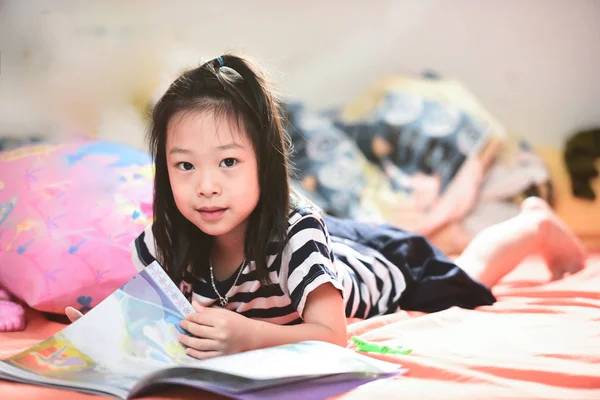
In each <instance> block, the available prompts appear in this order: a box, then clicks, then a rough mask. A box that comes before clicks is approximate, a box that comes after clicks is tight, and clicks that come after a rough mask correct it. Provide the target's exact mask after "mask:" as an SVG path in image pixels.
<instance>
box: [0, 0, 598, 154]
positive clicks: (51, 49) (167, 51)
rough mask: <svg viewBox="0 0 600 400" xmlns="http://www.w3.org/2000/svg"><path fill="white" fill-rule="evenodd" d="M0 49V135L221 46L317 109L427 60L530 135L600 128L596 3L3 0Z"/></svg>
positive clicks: (88, 104) (117, 94)
mask: <svg viewBox="0 0 600 400" xmlns="http://www.w3.org/2000/svg"><path fill="white" fill-rule="evenodd" d="M0 49H1V50H2V72H1V73H0V127H2V126H4V130H6V128H7V127H11V129H14V130H15V131H19V127H22V126H25V125H27V124H29V125H31V124H34V122H35V123H37V122H39V121H37V120H38V119H39V120H40V121H45V122H47V119H44V118H42V117H41V115H42V112H43V111H44V110H46V111H48V109H51V110H54V109H53V108H51V107H45V105H48V104H51V103H57V102H59V103H61V104H69V105H70V108H69V107H67V108H66V110H67V113H69V112H71V113H72V112H74V111H73V110H78V112H79V113H84V114H85V112H87V113H88V114H94V113H97V112H98V110H100V109H103V108H106V107H107V106H106V104H113V108H115V107H114V105H115V104H119V101H121V100H122V99H123V98H125V97H126V96H130V95H131V93H132V92H134V91H136V90H142V89H145V88H147V87H148V86H149V85H154V84H155V82H154V78H155V77H156V76H157V74H159V71H162V72H163V73H164V71H165V70H169V71H172V70H173V67H180V66H181V65H182V63H187V62H190V61H196V60H198V59H199V58H201V57H204V58H208V57H214V56H216V55H218V54H219V53H221V52H223V51H227V50H242V51H244V52H245V53H247V54H250V55H252V56H254V57H255V58H258V59H259V60H261V62H262V64H264V65H266V66H268V67H270V68H271V70H272V71H274V72H272V74H271V77H272V78H273V79H274V80H276V81H277V82H279V84H280V86H281V87H282V88H283V89H284V91H285V92H287V93H288V94H289V95H290V97H294V98H299V99H302V100H305V101H306V102H308V103H309V104H310V105H312V106H315V107H322V106H330V105H339V104H343V103H344V102H345V101H346V100H347V99H350V98H352V97H353V96H355V95H357V94H358V93H360V91H361V90H363V89H364V88H365V87H366V86H367V85H368V84H370V83H371V82H373V81H374V80H375V79H376V78H377V77H379V76H381V75H384V74H390V73H394V72H403V71H406V72H420V71H421V70H423V69H426V68H427V69H433V70H436V71H438V72H439V73H441V74H442V75H445V76H448V77H456V78H458V79H460V80H462V81H463V82H465V83H466V85H467V86H468V87H469V88H470V89H471V90H472V91H473V92H474V93H475V94H476V95H477V96H478V97H479V99H480V100H481V102H482V103H483V104H484V105H485V106H486V107H487V108H488V109H489V110H490V111H491V112H492V113H493V114H494V115H495V116H496V117H497V118H498V119H499V120H500V121H501V122H503V123H504V124H505V126H506V127H507V129H508V130H509V131H512V132H515V133H519V134H522V135H524V136H526V137H528V138H529V139H530V140H532V141H534V142H536V143H547V144H554V145H561V144H562V142H563V140H564V138H565V137H566V136H567V135H569V134H571V133H573V131H575V130H576V129H580V128H584V127H588V126H592V125H596V126H600V77H599V75H600V2H599V1H594V0H568V1H567V0H504V1H492V0H415V1H407V0H405V1H399V0H370V1H368V0H364V1H356V0H352V1H344V2H342V1H334V0H329V1H318V0H308V1H304V2H302V3H301V5H300V3H298V2H286V1H277V0H261V1H233V0H230V1H227V2H221V1H191V0H179V1H178V0H170V1H126V2H121V1H116V0H111V1H102V2H98V1H96V2H92V1H82V0H80V1H74V0H73V1H64V0H61V1H59V0H57V1H52V2H50V1H27V2H24V1H19V0H5V1H4V2H1V3H0ZM24 51H26V52H27V55H28V58H27V60H26V61H23V57H22V56H23V52H24ZM119 88H121V89H120V90H119ZM81 101H83V103H82V102H81ZM75 102H77V104H74V103H75ZM82 110H84V111H85V112H84V111H82ZM32 114H33V116H32ZM86 115H87V114H86ZM110 115H115V114H114V113H113V114H110ZM25 116H27V118H25ZM36 116H37V119H36ZM88 117H89V115H88ZM105 118H106V117H105ZM110 118H112V117H110ZM32 121H34V122H32Z"/></svg>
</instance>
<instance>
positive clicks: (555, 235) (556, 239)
mask: <svg viewBox="0 0 600 400" xmlns="http://www.w3.org/2000/svg"><path fill="white" fill-rule="evenodd" d="M521 210H522V212H524V213H529V212H531V213H539V216H540V221H541V223H540V231H541V232H540V235H541V236H540V239H541V242H540V249H541V252H542V256H543V257H544V260H545V261H546V264H547V265H548V269H549V270H550V272H551V273H552V279H554V280H556V279H560V278H562V277H563V276H564V275H565V274H574V273H576V272H579V271H581V270H582V269H583V268H584V266H585V260H586V252H585V249H584V248H583V245H582V244H581V242H580V241H579V239H578V238H577V237H576V236H575V235H574V234H573V233H572V232H571V230H570V229H569V227H567V225H566V224H565V223H564V222H563V221H562V220H561V219H560V218H559V217H558V215H556V214H555V213H554V211H552V209H551V208H550V206H549V205H548V203H546V202H545V201H544V200H542V199H540V198H539V197H528V198H527V199H525V200H524V201H523V203H521Z"/></svg>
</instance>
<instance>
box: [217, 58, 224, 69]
mask: <svg viewBox="0 0 600 400" xmlns="http://www.w3.org/2000/svg"><path fill="white" fill-rule="evenodd" d="M216 60H217V61H218V62H219V67H222V66H224V65H225V63H224V62H223V59H222V58H221V57H217V58H216Z"/></svg>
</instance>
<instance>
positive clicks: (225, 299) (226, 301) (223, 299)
mask: <svg viewBox="0 0 600 400" xmlns="http://www.w3.org/2000/svg"><path fill="white" fill-rule="evenodd" d="M208 266H209V268H210V283H212V287H213V289H214V290H215V293H216V294H217V296H219V302H220V303H221V307H225V306H226V305H227V304H229V293H231V291H232V290H233V288H234V287H235V284H236V283H237V281H238V279H240V275H242V271H243V269H244V266H246V259H245V258H244V261H242V264H241V265H240V271H239V272H238V274H237V276H236V278H235V281H233V285H231V287H230V288H229V290H228V291H227V293H226V294H225V297H223V296H221V293H219V291H218V290H217V286H216V285H215V274H214V272H213V266H212V263H211V262H210V261H209V262H208Z"/></svg>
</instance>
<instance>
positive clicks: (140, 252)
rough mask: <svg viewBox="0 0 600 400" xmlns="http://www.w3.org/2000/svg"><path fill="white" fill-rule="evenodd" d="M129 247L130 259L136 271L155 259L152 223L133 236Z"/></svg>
mask: <svg viewBox="0 0 600 400" xmlns="http://www.w3.org/2000/svg"><path fill="white" fill-rule="evenodd" d="M130 249H131V261H132V262H133V265H134V266H135V268H136V269H137V270H138V271H141V270H142V269H144V268H145V267H147V266H148V265H150V264H152V263H153V262H154V261H156V248H155V246H154V236H153V234H152V225H149V226H148V227H146V229H144V231H143V232H142V233H141V234H140V235H139V236H138V237H137V238H135V240H134V241H133V242H132V243H131V246H130Z"/></svg>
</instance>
